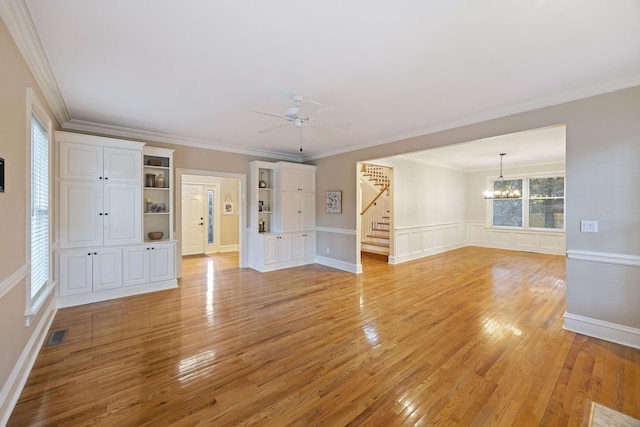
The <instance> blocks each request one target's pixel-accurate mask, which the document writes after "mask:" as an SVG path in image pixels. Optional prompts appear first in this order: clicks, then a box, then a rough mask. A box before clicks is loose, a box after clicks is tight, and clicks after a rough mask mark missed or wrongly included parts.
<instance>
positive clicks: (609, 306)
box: [0, 26, 640, 409]
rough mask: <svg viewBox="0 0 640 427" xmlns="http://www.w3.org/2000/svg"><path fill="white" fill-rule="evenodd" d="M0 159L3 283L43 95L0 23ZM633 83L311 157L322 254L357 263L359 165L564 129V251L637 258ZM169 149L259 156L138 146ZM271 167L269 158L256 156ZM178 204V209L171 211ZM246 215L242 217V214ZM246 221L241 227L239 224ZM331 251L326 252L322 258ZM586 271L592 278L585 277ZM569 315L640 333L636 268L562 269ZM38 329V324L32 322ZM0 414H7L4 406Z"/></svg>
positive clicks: (638, 140) (8, 341)
mask: <svg viewBox="0 0 640 427" xmlns="http://www.w3.org/2000/svg"><path fill="white" fill-rule="evenodd" d="M0 59H1V63H2V66H1V67H0V73H1V74H0V94H1V97H0V157H4V158H5V161H6V169H5V173H6V177H5V183H6V188H7V190H6V192H5V193H0V218H1V219H2V221H1V222H0V237H1V239H2V244H1V245H0V260H1V262H0V283H2V282H5V281H6V279H7V278H8V277H10V276H12V275H14V274H15V273H16V272H18V271H20V270H21V269H22V268H24V266H25V264H26V259H25V218H26V212H25V206H26V200H25V190H26V186H27V179H26V175H25V169H24V168H25V164H26V145H25V141H26V119H25V98H26V94H25V88H26V87H33V88H34V89H36V92H37V93H38V95H39V96H40V98H41V99H42V100H43V101H44V98H43V96H42V94H41V93H40V91H39V90H38V88H37V85H36V83H35V81H34V79H33V77H32V75H31V73H30V72H29V70H28V69H27V67H26V65H25V63H24V61H23V60H22V58H21V57H20V55H19V53H18V51H17V49H16V47H15V46H14V44H13V42H12V41H11V38H10V37H9V35H8V33H7V31H6V29H5V27H4V26H0ZM638 117H640V86H638V87H634V88H630V89H626V90H621V91H618V92H613V93H609V94H604V95H600V96H596V97H592V98H588V99H584V100H580V101H575V102H570V103H565V104H562V105H558V106H553V107H548V108H543V109H538V110H535V111H531V112H527V113H521V114H516V115H512V116H509V117H504V118H500V119H495V120H489V121H486V122H482V123H478V124H474V125H469V126H464V127H460V128H456V129H452V130H447V131H442V132H437V133H433V134H429V135H424V136H419V137H415V138H410V139H405V140H401V141H396V142H393V143H389V144H384V145H381V146H377V147H372V148H367V149H363V150H358V151H355V152H350V153H345V154H341V155H337V156H332V157H327V158H323V159H317V160H314V161H313V162H310V163H313V164H315V165H316V166H317V167H318V169H317V187H316V190H317V194H316V197H317V206H318V209H317V223H318V226H320V227H327V228H335V229H344V230H347V233H334V232H327V231H320V232H319V233H318V248H319V253H320V254H322V255H323V256H327V257H331V258H335V259H336V260H339V261H343V262H348V263H349V262H350V263H353V262H355V260H356V254H355V248H356V241H355V235H352V234H349V233H348V231H350V230H355V229H356V218H357V206H356V200H357V198H356V191H357V175H356V164H357V162H359V161H367V160H370V159H379V158H384V157H388V156H392V155H397V154H403V153H409V152H413V151H420V150H424V149H428V148H433V147H438V146H444V145H449V144H454V143H462V142H467V141H472V140H476V139H481V138H487V137H492V136H496V135H503V134H508V133H513V132H520V131H524V130H530V129H537V128H541V127H546V126H552V125H557V124H560V123H566V125H567V194H570V195H571V197H570V198H569V199H568V200H567V247H568V249H569V250H582V251H593V252H601V253H616V254H623V255H626V256H628V257H638V256H640V226H639V225H640V224H639V220H638V212H640V191H638V188H639V187H640V163H639V162H640V120H639V119H638ZM145 142H147V143H149V144H150V145H154V146H159V147H166V148H173V149H175V150H176V152H175V157H174V166H175V167H176V168H185V169H199V170H210V171H221V172H231V173H240V174H247V175H248V173H249V161H251V160H255V159H256V157H253V156H248V155H241V154H234V153H224V152H219V151H213V150H206V149H201V148H189V147H184V146H178V145H173V144H166V143H161V142H154V141H145ZM262 160H269V159H262ZM329 190H342V191H343V213H342V214H338V215H336V214H327V213H326V212H325V209H324V204H325V201H324V195H325V193H326V191H329ZM175 206H177V205H175ZM247 217H248V215H247ZM581 219H596V220H599V221H600V232H599V233H595V234H586V233H580V232H579V222H580V220H581ZM246 225H247V224H245V226H246ZM325 248H330V255H326V254H325ZM590 273H593V274H590ZM567 277H568V279H567V310H568V312H569V313H572V314H576V315H581V316H587V317H593V318H595V319H601V320H606V321H611V322H616V323H619V324H621V325H626V326H630V327H634V328H640V311H639V310H637V306H638V301H640V287H638V286H637V283H638V281H639V280H640V277H639V274H638V267H628V266H616V265H613V264H601V263H597V262H589V261H572V260H569V261H568V263H567ZM24 307H25V283H24V280H20V282H19V283H18V284H17V285H16V286H15V287H14V288H12V289H11V290H10V291H9V292H7V293H6V294H5V295H4V296H3V297H2V298H1V299H0V324H1V325H2V332H1V337H0V338H1V339H2V340H3V341H2V342H3V345H2V346H1V347H0V383H2V384H5V383H6V381H7V379H8V377H9V375H10V373H11V371H12V369H13V367H14V366H15V364H16V362H17V361H18V359H19V357H20V355H21V354H22V353H23V351H24V350H25V348H26V346H27V343H28V341H29V339H30V338H32V335H33V333H34V329H33V326H32V327H31V328H27V327H25V326H24V325H25V319H24ZM34 320H35V321H34V323H33V324H36V323H37V322H38V321H39V319H38V318H36V319H34ZM3 409H4V408H3Z"/></svg>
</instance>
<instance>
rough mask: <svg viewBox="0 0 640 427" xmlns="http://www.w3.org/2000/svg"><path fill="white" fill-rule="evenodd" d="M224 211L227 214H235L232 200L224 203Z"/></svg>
mask: <svg viewBox="0 0 640 427" xmlns="http://www.w3.org/2000/svg"><path fill="white" fill-rule="evenodd" d="M222 212H223V213H224V214H225V215H233V202H231V201H229V202H227V201H225V202H224V205H223V208H222Z"/></svg>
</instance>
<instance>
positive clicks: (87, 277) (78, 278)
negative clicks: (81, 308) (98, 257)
mask: <svg viewBox="0 0 640 427" xmlns="http://www.w3.org/2000/svg"><path fill="white" fill-rule="evenodd" d="M58 259H59V261H60V284H59V286H60V296H63V297H64V296H68V295H77V294H84V293H88V292H91V291H92V282H93V273H92V269H93V266H92V262H93V257H92V251H91V250H89V249H86V250H82V251H67V252H61V253H60V255H59V258H58Z"/></svg>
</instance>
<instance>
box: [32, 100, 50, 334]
mask: <svg viewBox="0 0 640 427" xmlns="http://www.w3.org/2000/svg"><path fill="white" fill-rule="evenodd" d="M33 117H35V118H36V119H37V120H38V121H39V122H40V124H41V125H42V126H43V127H44V129H45V130H46V132H47V155H48V159H47V163H48V169H49V170H48V177H47V185H48V211H49V212H48V221H47V229H48V230H47V233H48V236H47V257H48V271H47V276H48V278H47V281H46V283H45V284H44V285H42V286H41V287H40V288H39V289H38V290H37V292H36V293H35V294H32V287H31V209H32V203H31V195H32V176H31V172H32V171H31V162H32V158H31V157H32V154H33V153H32V148H31V146H32V138H33ZM25 146H26V148H27V149H26V168H25V169H26V227H25V228H26V236H25V239H26V245H25V247H26V254H25V256H26V261H27V266H28V272H27V280H26V287H27V289H26V310H25V318H26V324H27V326H29V325H30V324H31V320H32V318H33V317H34V316H36V315H37V314H38V312H39V311H40V309H41V308H42V306H43V305H44V302H45V301H46V300H47V299H48V298H49V296H50V295H51V292H52V290H53V289H54V288H55V281H54V280H53V245H52V242H53V210H54V204H53V200H54V197H53V190H54V186H53V179H52V175H53V173H52V172H53V168H52V166H53V150H52V146H53V122H52V120H51V117H50V116H49V114H48V112H47V110H46V109H45V107H44V104H43V103H42V102H41V101H40V99H39V98H38V96H37V95H36V93H35V91H34V90H33V89H31V88H27V111H26V141H25Z"/></svg>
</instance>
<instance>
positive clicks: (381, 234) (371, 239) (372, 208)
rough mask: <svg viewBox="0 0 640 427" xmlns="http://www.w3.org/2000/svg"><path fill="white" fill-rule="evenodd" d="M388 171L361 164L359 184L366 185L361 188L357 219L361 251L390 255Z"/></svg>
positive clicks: (388, 169) (384, 168)
mask: <svg viewBox="0 0 640 427" xmlns="http://www.w3.org/2000/svg"><path fill="white" fill-rule="evenodd" d="M390 171H391V169H390V168H388V167H385V166H377V165H372V164H368V163H363V164H362V169H361V171H360V174H361V178H362V181H363V182H365V183H367V184H368V188H363V193H362V194H363V198H362V199H363V200H362V204H363V206H364V208H363V209H362V211H361V213H360V216H361V220H362V224H361V225H362V226H361V230H362V233H361V235H362V240H361V242H360V249H361V250H362V251H363V252H369V253H375V254H379V255H386V256H389V247H390V236H391V202H390V197H389V192H390V191H391V190H390V185H391V179H390V176H391V174H390Z"/></svg>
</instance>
